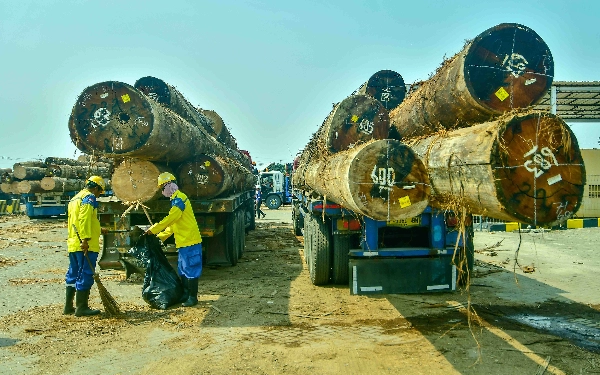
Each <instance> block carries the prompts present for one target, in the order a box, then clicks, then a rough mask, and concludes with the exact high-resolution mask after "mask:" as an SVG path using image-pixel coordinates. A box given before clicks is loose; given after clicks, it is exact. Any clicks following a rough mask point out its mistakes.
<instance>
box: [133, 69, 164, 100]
mask: <svg viewBox="0 0 600 375" xmlns="http://www.w3.org/2000/svg"><path fill="white" fill-rule="evenodd" d="M135 88H137V89H138V90H140V91H141V92H143V93H144V94H145V95H147V96H148V97H149V98H150V99H152V100H154V101H156V102H158V103H160V104H164V105H167V104H169V103H170V101H171V90H170V89H169V86H168V85H167V84H166V82H165V81H163V80H162V79H158V78H155V77H151V76H148V77H143V78H140V79H138V80H137V81H136V82H135Z"/></svg>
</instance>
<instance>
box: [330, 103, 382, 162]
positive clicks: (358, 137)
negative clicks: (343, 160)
mask: <svg viewBox="0 0 600 375" xmlns="http://www.w3.org/2000/svg"><path fill="white" fill-rule="evenodd" d="M328 121H330V123H329V124H328V126H327V135H326V137H327V144H328V146H329V150H330V151H331V152H332V153H336V152H339V151H343V150H347V149H349V148H352V147H353V146H354V145H356V144H357V143H359V142H366V141H370V140H373V139H385V138H387V136H388V133H389V128H390V119H389V115H388V112H387V110H386V109H385V108H384V107H383V106H382V105H381V103H379V101H377V100H375V99H374V98H372V97H370V96H367V95H352V96H349V97H348V98H346V99H344V100H343V101H342V102H341V103H339V104H338V105H337V106H336V108H335V109H334V111H333V116H332V117H331V118H330V119H329V120H328Z"/></svg>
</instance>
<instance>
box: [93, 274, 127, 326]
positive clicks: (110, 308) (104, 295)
mask: <svg viewBox="0 0 600 375" xmlns="http://www.w3.org/2000/svg"><path fill="white" fill-rule="evenodd" d="M94 280H95V281H96V286H97V287H98V292H99V293H100V299H101V300H102V306H104V311H106V313H107V314H108V315H111V316H117V315H120V314H121V309H120V308H119V304H118V303H117V301H116V300H115V299H114V298H113V296H112V295H111V294H110V292H109V291H108V289H106V287H105V286H104V285H103V284H102V282H101V281H100V276H98V274H97V273H95V274H94Z"/></svg>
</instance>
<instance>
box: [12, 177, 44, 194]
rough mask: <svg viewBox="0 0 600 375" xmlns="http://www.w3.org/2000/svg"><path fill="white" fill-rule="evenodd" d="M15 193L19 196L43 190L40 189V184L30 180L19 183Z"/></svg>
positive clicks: (42, 191) (42, 190)
mask: <svg viewBox="0 0 600 375" xmlns="http://www.w3.org/2000/svg"><path fill="white" fill-rule="evenodd" d="M17 191H18V192H19V193H21V194H34V193H44V192H45V190H44V189H42V184H41V182H40V181H31V180H24V181H20V182H19V183H18V185H17Z"/></svg>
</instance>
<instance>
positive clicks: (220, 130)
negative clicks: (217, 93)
mask: <svg viewBox="0 0 600 375" xmlns="http://www.w3.org/2000/svg"><path fill="white" fill-rule="evenodd" d="M199 111H200V113H202V114H203V115H204V116H206V117H207V118H208V119H209V120H210V121H211V127H212V130H213V132H214V134H215V138H216V139H217V141H219V142H221V143H222V144H224V145H225V146H227V147H229V148H231V149H233V150H237V149H238V145H237V141H236V140H235V138H234V137H233V135H231V133H230V132H229V129H227V126H225V122H223V119H222V118H221V116H219V114H218V113H217V112H215V111H213V110H210V109H199Z"/></svg>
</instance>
